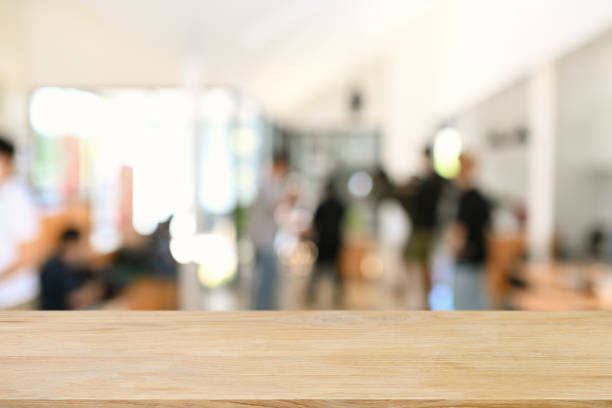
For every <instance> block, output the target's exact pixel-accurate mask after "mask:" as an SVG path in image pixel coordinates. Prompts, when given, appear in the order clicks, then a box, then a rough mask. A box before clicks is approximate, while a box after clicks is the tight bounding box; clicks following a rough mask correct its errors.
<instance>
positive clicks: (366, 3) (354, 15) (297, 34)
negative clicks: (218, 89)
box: [77, 0, 612, 112]
mask: <svg viewBox="0 0 612 408" xmlns="http://www.w3.org/2000/svg"><path fill="white" fill-rule="evenodd" d="M77 1H80V2H81V4H84V5H85V6H86V7H87V8H89V9H90V10H92V11H93V12H94V13H95V14H97V15H99V16H101V17H102V18H104V19H106V20H108V21H109V22H111V23H113V24H117V25H119V26H121V27H122V28H123V29H124V31H127V32H130V33H132V34H133V35H134V36H135V37H137V38H140V39H141V40H143V41H145V42H146V43H148V44H151V45H152V46H154V47H155V48H158V49H160V50H163V51H164V52H165V53H166V54H168V55H171V56H174V57H176V58H177V61H179V62H180V63H184V62H185V61H189V60H191V59H193V57H194V56H197V57H200V58H201V59H202V61H203V65H204V67H205V72H206V80H207V81H208V82H212V83H224V84H230V85H234V86H236V87H240V88H241V89H245V90H246V91H247V92H249V93H250V94H251V95H254V96H255V97H256V98H258V99H260V100H261V102H262V103H263V104H264V106H266V107H267V108H268V109H270V110H273V111H275V112H282V111H283V108H286V106H285V105H293V106H297V105H299V102H301V101H302V100H303V99H304V98H308V97H310V96H312V93H313V92H315V91H319V90H321V89H322V88H325V87H326V86H328V84H329V83H330V82H331V81H334V80H337V79H338V78H342V77H343V76H347V75H349V74H350V73H352V72H354V71H355V70H356V67H359V65H360V64H363V63H364V62H366V61H371V60H373V59H375V58H376V57H377V55H379V54H381V53H382V52H384V51H385V50H387V49H388V48H389V43H390V39H393V40H394V41H395V42H393V43H391V44H396V45H397V44H399V46H400V47H401V45H402V38H404V37H402V36H397V35H396V36H392V33H394V32H397V31H399V30H401V29H403V28H406V27H408V26H410V25H411V24H412V23H413V22H414V21H416V20H417V19H419V20H418V21H419V22H420V24H421V25H423V24H424V25H425V26H427V24H428V23H427V21H428V20H427V17H424V18H421V17H423V16H431V15H436V17H435V19H436V21H435V24H436V27H435V28H434V29H433V35H434V42H433V43H431V44H432V45H431V46H432V48H434V49H433V55H434V67H433V69H434V70H435V71H436V72H435V76H436V78H435V80H436V81H437V82H436V83H437V85H438V88H439V89H438V90H437V91H436V92H437V94H439V96H440V97H439V98H438V99H440V100H441V102H440V103H439V104H440V105H442V108H443V109H441V110H444V111H456V110H457V109H458V108H461V106H462V105H464V104H465V103H466V101H469V100H475V99H477V98H479V97H482V95H484V94H486V93H487V92H491V91H492V90H493V88H494V87H496V86H497V87H499V86H500V84H503V83H505V82H507V81H509V80H513V79H515V77H516V76H517V75H519V74H520V73H521V72H525V70H526V69H530V67H531V66H533V65H534V64H536V63H537V62H538V61H539V60H541V59H550V58H555V57H556V56H558V55H561V54H562V53H564V52H567V50H569V49H571V48H572V47H575V46H576V45H578V44H581V43H582V42H584V41H587V40H588V39H590V38H592V37H593V36H594V35H596V34H597V33H599V32H601V30H602V29H605V27H608V26H609V25H610V23H611V21H612V1H611V0H77ZM431 10H434V12H433V13H428V11H431ZM424 21H425V23H423V22H424ZM431 24H432V25H433V24H434V22H433V21H432V23H431ZM413 35H414V34H413ZM417 36H418V35H417ZM404 39H405V38H404ZM416 58H419V57H418V56H416ZM345 79H346V78H345Z"/></svg>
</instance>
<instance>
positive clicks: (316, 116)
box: [0, 0, 612, 310]
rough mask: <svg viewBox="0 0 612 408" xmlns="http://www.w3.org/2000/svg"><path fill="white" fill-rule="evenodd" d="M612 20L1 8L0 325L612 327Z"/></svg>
mask: <svg viewBox="0 0 612 408" xmlns="http://www.w3.org/2000/svg"><path fill="white" fill-rule="evenodd" d="M610 110H612V2H611V1H609V0H377V1H372V0H248V1H244V0H225V1H222V2H220V1H209V0H181V1H172V0H0V134H1V136H0V308H2V309H13V310H15V309H51V310H56V309H60V310H64V309H131V310H144V309H153V310H155V309H158V310H161V309H191V310H193V309H203V310H231V309H266V310H269V309H433V310H453V309H460V310H463V309H470V310H486V309H527V310H569V309H609V308H612V264H611V261H612V115H611V114H610Z"/></svg>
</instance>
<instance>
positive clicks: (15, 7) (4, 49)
mask: <svg viewBox="0 0 612 408" xmlns="http://www.w3.org/2000/svg"><path fill="white" fill-rule="evenodd" d="M23 23H24V3H22V2H20V1H13V0H0V130H4V131H5V132H7V133H10V134H11V135H13V136H14V137H16V138H19V139H21V138H23V137H24V136H25V133H26V132H25V116H26V114H25V109H26V91H25V88H26V85H25V81H26V78H25V74H24V57H23V53H24V24H23Z"/></svg>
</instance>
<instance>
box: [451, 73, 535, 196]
mask: <svg viewBox="0 0 612 408" xmlns="http://www.w3.org/2000/svg"><path fill="white" fill-rule="evenodd" d="M527 98H528V95H527V82H526V81H525V80H521V81H519V82H517V83H515V84H513V85H511V86H509V87H507V88H505V89H504V90H502V91H500V92H497V93H496V94H495V95H493V96H491V97H489V98H487V99H485V100H483V101H482V102H480V103H478V104H477V105H475V106H474V107H472V108H470V109H467V110H466V111H465V112H464V113H462V114H460V115H458V116H456V117H455V120H454V122H453V125H454V126H455V127H456V128H457V130H459V132H460V133H461V136H462V138H463V139H464V143H465V148H466V149H467V150H469V151H471V152H473V153H474V154H475V155H476V156H477V159H478V176H479V184H480V185H481V186H482V188H483V190H485V191H486V192H487V193H488V194H489V195H491V196H493V197H495V198H499V199H504V200H510V201H512V202H515V203H517V204H518V203H523V204H524V203H525V202H526V199H527V156H528V145H527V144H519V143H514V142H507V143H503V144H501V145H500V146H498V147H495V146H493V144H492V143H491V140H490V134H491V133H492V132H496V133H504V134H510V133H512V132H515V131H516V130H517V129H519V128H521V127H522V128H526V127H527V126H528V100H527Z"/></svg>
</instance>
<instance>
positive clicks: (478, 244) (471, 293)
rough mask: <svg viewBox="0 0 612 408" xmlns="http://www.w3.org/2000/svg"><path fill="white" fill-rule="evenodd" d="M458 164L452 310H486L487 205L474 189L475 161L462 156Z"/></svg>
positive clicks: (488, 214)
mask: <svg viewBox="0 0 612 408" xmlns="http://www.w3.org/2000/svg"><path fill="white" fill-rule="evenodd" d="M460 163H461V170H460V172H459V175H458V176H457V180H456V181H457V184H458V186H459V188H460V189H461V193H460V198H459V203H458V208H457V218H456V225H455V228H456V231H457V235H458V236H459V241H460V243H461V244H460V246H459V248H458V253H457V265H456V268H455V276H454V284H453V292H454V293H453V296H454V303H455V310H486V309H488V308H489V307H490V304H489V303H490V302H489V296H488V288H487V285H486V274H485V272H486V270H485V261H486V259H487V235H488V231H489V225H490V219H491V216H490V205H489V202H488V201H487V199H486V198H485V197H484V196H483V195H482V193H481V192H480V191H479V190H478V189H477V188H476V187H475V186H474V174H473V173H474V159H473V158H472V157H471V156H469V155H468V154H462V155H461V158H460Z"/></svg>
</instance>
